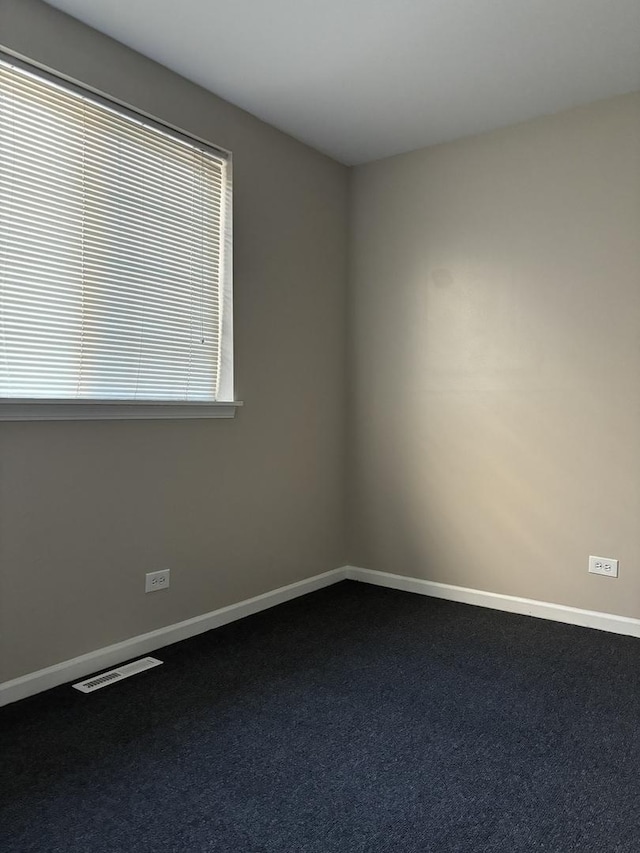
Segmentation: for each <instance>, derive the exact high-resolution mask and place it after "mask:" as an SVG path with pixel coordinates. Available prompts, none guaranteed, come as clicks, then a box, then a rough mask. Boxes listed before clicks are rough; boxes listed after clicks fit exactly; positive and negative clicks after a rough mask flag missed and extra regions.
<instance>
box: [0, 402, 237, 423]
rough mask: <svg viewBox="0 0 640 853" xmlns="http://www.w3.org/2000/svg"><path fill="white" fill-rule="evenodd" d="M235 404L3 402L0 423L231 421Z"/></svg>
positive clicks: (0, 406) (0, 410) (235, 407)
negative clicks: (203, 419) (216, 419)
mask: <svg viewBox="0 0 640 853" xmlns="http://www.w3.org/2000/svg"><path fill="white" fill-rule="evenodd" d="M239 406H242V403H241V402H239V401H232V402H222V403H171V402H169V403H167V402H158V403H153V402H144V403H128V402H122V403H120V402H115V401H111V400H105V401H101V400H92V401H91V402H88V401H86V400H4V401H1V402H0V421H133V420H136V421H137V420H158V419H162V420H184V419H193V418H233V417H235V414H236V409H237V408H238V407H239Z"/></svg>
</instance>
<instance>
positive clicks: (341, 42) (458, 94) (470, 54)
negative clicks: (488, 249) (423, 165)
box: [51, 0, 640, 164]
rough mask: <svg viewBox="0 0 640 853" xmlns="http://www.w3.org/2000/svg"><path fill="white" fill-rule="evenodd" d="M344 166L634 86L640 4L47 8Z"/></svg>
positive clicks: (385, 0)
mask: <svg viewBox="0 0 640 853" xmlns="http://www.w3.org/2000/svg"><path fill="white" fill-rule="evenodd" d="M51 5H53V6H57V7H58V8H59V9H63V10H64V11H65V12H68V13H70V14H71V15H73V16H75V17H76V18H79V19H80V20H82V21H85V22H86V23H87V24H90V25H91V26H93V27H95V28H96V29H98V30H101V31H102V32H105V33H107V34H108V35H110V36H113V37H114V38H116V39H117V40H118V41H121V42H124V43H125V44H127V45H129V46H130V47H133V48H135V49H136V50H138V51H140V52H141V53H143V54H146V55H147V56H150V57H152V58H153V59H155V60H157V61H158V62H161V63H162V64H163V65H166V66H168V67H169V68H172V69H173V70H174V71H177V72H179V73H180V74H182V75H184V76H185V77H188V78H189V79H190V80H193V81H195V82H196V83H199V84H201V85H202V86H205V87H206V88H208V89H210V90H211V91H213V92H215V93H216V94H218V95H220V96H222V97H223V98H225V99H226V100H228V101H231V102H232V103H234V104H237V105H238V106H240V107H243V108H244V109H245V110H248V111H249V112H251V113H253V114H254V115H256V116H259V117H260V118H262V119H264V120H265V121H267V122H269V123H271V124H273V125H275V126H276V127H279V128H280V129H282V130H284V131H286V132H288V133H290V134H292V135H293V136H295V137H297V138H298V139H301V140H303V141H304V142H307V143H308V144H309V145H312V146H314V147H315V148H318V149H320V150H321V151H324V152H326V153H327V154H330V155H331V156H332V157H335V158H336V159H337V160H340V161H342V162H343V163H349V164H354V163H362V162H365V161H367V160H374V159H377V158H379V157H385V156H387V155H390V154H396V153H399V152H402V151H409V150H412V149H415V148H420V147H422V146H425V145H431V144H434V143H437V142H443V141H446V140H450V139H456V138H458V137H462V136H467V135H469V134H474V133H479V132H482V131H485V130H490V129H493V128H496V127H500V126H503V125H507V124H512V123H514V122H518V121H523V120H525V119H528V118H532V117H534V116H538V115H543V114H545V113H551V112H557V111H559V110H562V109H566V108H568V107H572V106H577V105H579V104H584V103H588V102H589V101H594V100H597V99H598V98H603V97H608V96H610V95H616V94H620V93H623V92H630V91H633V90H636V89H640V0H51Z"/></svg>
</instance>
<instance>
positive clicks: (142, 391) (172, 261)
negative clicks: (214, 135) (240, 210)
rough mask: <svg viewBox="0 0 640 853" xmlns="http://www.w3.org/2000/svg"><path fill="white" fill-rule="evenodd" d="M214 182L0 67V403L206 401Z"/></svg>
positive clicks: (163, 140)
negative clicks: (4, 400) (0, 399)
mask: <svg viewBox="0 0 640 853" xmlns="http://www.w3.org/2000/svg"><path fill="white" fill-rule="evenodd" d="M227 168H228V164H227V161H226V159H225V156H224V155H223V154H220V155H218V154H217V152H215V151H214V150H208V149H206V148H205V147H204V146H203V147H199V146H198V145H197V143H195V142H194V143H193V144H191V143H190V142H189V141H187V140H185V139H183V138H181V137H180V136H179V135H178V134H176V135H172V133H171V132H170V131H165V130H163V129H161V128H160V127H156V126H155V125H153V124H152V123H150V122H147V121H146V120H145V119H143V118H141V117H136V116H135V114H131V115H130V114H128V113H127V112H126V111H125V110H123V111H120V109H119V108H117V107H110V106H108V105H107V104H103V103H101V102H100V101H99V100H97V99H94V98H93V97H92V96H91V95H87V96H84V95H83V94H81V93H79V92H76V91H75V90H74V89H73V88H67V87H66V86H65V85H64V84H62V85H58V84H57V83H55V82H53V81H50V80H49V79H47V78H44V77H40V76H39V75H37V74H35V73H30V72H29V71H28V70H24V69H22V68H21V67H20V68H18V67H15V66H13V65H12V64H9V63H5V62H4V61H1V62H0V398H5V399H22V400H24V399H34V400H37V399H40V400H45V399H57V400H87V401H91V400H107V401H108V400H111V401H121V400H122V401H179V402H191V401H197V402H202V401H215V400H216V399H217V397H218V388H219V382H220V362H221V346H222V328H223V325H222V324H223V317H222V313H223V311H222V309H223V304H224V298H223V290H224V278H225V257H224V255H225V251H224V249H225V224H226V219H227V209H226V208H227V192H228V191H229V188H228V181H227V177H228V176H227Z"/></svg>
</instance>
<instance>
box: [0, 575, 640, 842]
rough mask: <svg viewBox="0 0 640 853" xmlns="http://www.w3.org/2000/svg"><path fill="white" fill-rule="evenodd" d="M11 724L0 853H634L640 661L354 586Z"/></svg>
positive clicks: (33, 703) (550, 632) (582, 636)
mask: <svg viewBox="0 0 640 853" xmlns="http://www.w3.org/2000/svg"><path fill="white" fill-rule="evenodd" d="M155 654H157V656H158V657H159V658H160V659H161V660H164V661H165V664H164V666H161V667H157V668H156V669H153V670H150V671H149V672H146V673H143V674H141V675H138V676H136V677H134V678H131V679H128V680H126V681H123V682H121V683H119V684H116V685H113V686H111V687H107V688H105V689H104V690H100V691H98V692H96V693H94V694H91V695H88V696H85V695H81V694H79V693H77V692H76V691H75V690H72V689H71V688H70V687H61V688H57V689H56V690H53V691H50V692H49V693H47V694H44V695H41V696H38V697H34V698H32V699H28V700H25V701H24V702H21V703H18V704H16V705H13V706H8V707H7V708H4V709H2V710H0V849H1V850H2V851H3V853H31V851H38V853H59V851H60V853H61V851H64V853H71V851H73V853H125V851H126V853H129V851H135V853H147V851H148V853H205V851H206V853H276V851H277V853H303V851H304V853H360V852H361V853H365V851H366V853H387V851H389V853H390V851H394V853H395V851H398V853H418V851H419V853H488V851H491V853H494V851H495V853H520V851H522V853H524V851H526V853H534V851H545V853H573V851H576V853H596V851H597V853H638V851H640V683H639V680H640V641H639V640H634V639H630V638H626V637H616V636H613V635H610V634H605V633H600V632H597V631H590V630H588V629H583V628H575V627H570V626H564V625H559V624H555V623H552V622H545V621H542V620H536V619H529V618H527V617H524V616H515V615H509V614H504V613H497V612H494V611H490V610H483V609H480V608H475V607H468V606H465V605H460V604H451V603H448V602H443V601H437V600H433V599H428V598H423V597H421V596H414V595H411V594H408V593H400V592H393V591H391V590H384V589H380V588H376V587H370V586H365V585H361V584H356V583H353V582H345V583H342V584H339V585H337V586H334V587H331V588H329V589H326V590H323V591H321V592H317V593H314V594H312V595H309V596H306V597H305V598H302V599H298V600H297V601H294V602H291V603H289V604H284V605H281V606H280V607H277V608H275V609H273V610H270V611H267V612H265V613H262V614H259V615H257V616H253V617H251V618H249V619H245V620H244V621H241V622H236V623H234V624H232V625H228V626H226V627H224V628H221V629H218V630H216V631H212V632H209V633H208V634H204V635H202V636H200V637H197V638H194V639H192V640H186V641H185V642H182V643H179V644H176V645H174V646H170V647H168V648H166V649H164V650H162V651H161V652H158V653H155Z"/></svg>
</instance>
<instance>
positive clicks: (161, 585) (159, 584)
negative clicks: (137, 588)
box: [144, 569, 171, 592]
mask: <svg viewBox="0 0 640 853" xmlns="http://www.w3.org/2000/svg"><path fill="white" fill-rule="evenodd" d="M170 574H171V569H161V570H160V571H159V572H147V574H146V575H145V576H144V591H145V592H157V591H158V590H160V589H168V588H169V580H170Z"/></svg>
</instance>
